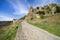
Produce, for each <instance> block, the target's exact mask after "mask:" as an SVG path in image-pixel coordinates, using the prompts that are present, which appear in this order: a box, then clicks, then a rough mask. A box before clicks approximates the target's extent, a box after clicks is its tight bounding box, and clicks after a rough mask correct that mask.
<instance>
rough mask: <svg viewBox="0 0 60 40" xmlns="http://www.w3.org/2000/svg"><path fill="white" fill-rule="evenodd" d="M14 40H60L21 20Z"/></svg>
mask: <svg viewBox="0 0 60 40" xmlns="http://www.w3.org/2000/svg"><path fill="white" fill-rule="evenodd" d="M15 40H60V37H57V36H54V35H52V34H50V33H48V32H46V31H44V30H42V29H40V28H37V27H35V26H33V25H30V24H29V23H27V22H26V21H23V22H22V23H21V25H20V27H19V29H18V32H17V34H16V38H15Z"/></svg>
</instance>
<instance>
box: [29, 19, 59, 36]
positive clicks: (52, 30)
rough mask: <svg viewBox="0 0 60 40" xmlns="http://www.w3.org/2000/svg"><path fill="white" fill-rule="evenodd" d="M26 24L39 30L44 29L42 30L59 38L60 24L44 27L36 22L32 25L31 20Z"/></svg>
mask: <svg viewBox="0 0 60 40" xmlns="http://www.w3.org/2000/svg"><path fill="white" fill-rule="evenodd" d="M28 23H30V24H32V25H34V26H37V27H39V28H41V29H44V30H46V31H48V32H50V33H52V34H54V35H56V36H59V37H60V23H56V24H48V25H44V24H41V23H38V22H34V23H33V21H32V20H30V21H29V22H28Z"/></svg>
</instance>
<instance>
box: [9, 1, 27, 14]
mask: <svg viewBox="0 0 60 40" xmlns="http://www.w3.org/2000/svg"><path fill="white" fill-rule="evenodd" d="M8 2H9V3H10V4H11V5H12V6H13V8H14V10H15V12H14V13H13V14H18V15H19V14H21V13H27V12H28V10H27V6H26V5H24V4H23V3H22V2H21V1H20V0H8Z"/></svg>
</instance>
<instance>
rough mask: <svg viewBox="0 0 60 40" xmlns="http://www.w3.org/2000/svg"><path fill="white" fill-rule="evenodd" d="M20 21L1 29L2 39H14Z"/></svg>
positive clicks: (0, 39)
mask: <svg viewBox="0 0 60 40" xmlns="http://www.w3.org/2000/svg"><path fill="white" fill-rule="evenodd" d="M19 23H20V22H17V23H15V24H14V25H10V26H9V27H5V28H1V29H0V40H14V38H15V35H16V32H17V29H18V25H19Z"/></svg>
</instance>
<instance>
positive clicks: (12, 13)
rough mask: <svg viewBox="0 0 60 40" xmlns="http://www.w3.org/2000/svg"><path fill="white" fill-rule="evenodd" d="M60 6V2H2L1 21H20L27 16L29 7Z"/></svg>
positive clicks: (19, 0)
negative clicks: (54, 4) (52, 4)
mask: <svg viewBox="0 0 60 40" xmlns="http://www.w3.org/2000/svg"><path fill="white" fill-rule="evenodd" d="M51 3H56V4H60V0H0V21H9V20H13V19H19V18H21V17H23V16H24V15H27V13H28V11H29V7H30V6H32V7H33V8H35V7H37V6H44V5H48V4H51Z"/></svg>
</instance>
